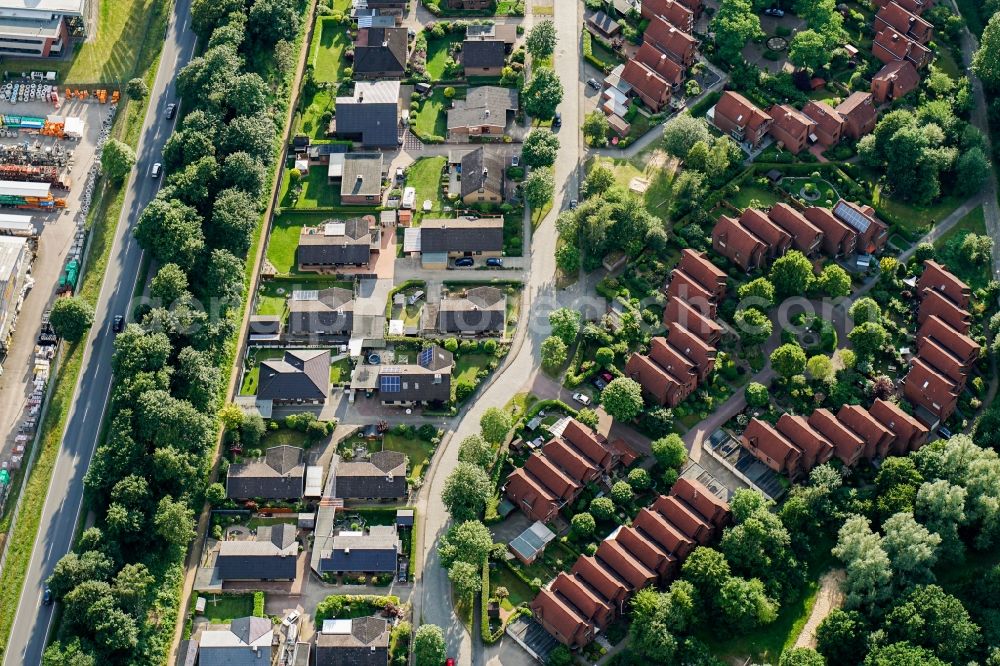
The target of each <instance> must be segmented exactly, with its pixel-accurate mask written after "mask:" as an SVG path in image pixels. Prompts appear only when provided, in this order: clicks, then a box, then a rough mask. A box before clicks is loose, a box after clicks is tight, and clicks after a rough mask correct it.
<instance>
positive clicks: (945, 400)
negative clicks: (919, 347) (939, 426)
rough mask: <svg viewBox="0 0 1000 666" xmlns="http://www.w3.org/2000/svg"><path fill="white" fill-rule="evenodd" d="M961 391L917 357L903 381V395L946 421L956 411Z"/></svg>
mask: <svg viewBox="0 0 1000 666" xmlns="http://www.w3.org/2000/svg"><path fill="white" fill-rule="evenodd" d="M960 393H961V389H959V387H958V386H957V385H956V384H955V382H953V381H951V380H950V379H948V378H947V377H945V376H944V375H942V374H941V373H940V372H938V371H937V370H935V369H934V368H932V367H931V366H930V365H929V364H927V363H926V362H924V360H923V359H921V358H920V357H917V358H915V359H913V362H912V363H911V364H910V371H909V372H908V373H907V375H906V378H905V379H903V395H905V396H906V399H907V400H909V401H910V402H912V403H914V404H917V405H922V406H923V407H925V408H926V409H927V410H928V411H930V412H931V413H932V414H934V415H935V416H937V417H939V418H941V419H946V418H948V417H949V416H951V413H952V412H953V411H954V408H955V402H956V401H957V400H958V396H959V394H960Z"/></svg>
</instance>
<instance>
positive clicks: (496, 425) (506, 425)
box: [479, 407, 514, 446]
mask: <svg viewBox="0 0 1000 666" xmlns="http://www.w3.org/2000/svg"><path fill="white" fill-rule="evenodd" d="M513 426H514V422H513V419H511V416H510V412H508V411H506V410H503V409H500V408H499V407H490V408H489V409H487V410H486V411H485V412H483V415H482V417H481V418H480V419H479V428H480V430H481V431H482V433H483V439H485V440H486V441H487V442H489V443H490V444H492V445H493V446H498V445H500V444H502V443H503V441H504V440H505V439H507V433H508V432H510V429H511V428H512V427H513Z"/></svg>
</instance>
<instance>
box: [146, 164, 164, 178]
mask: <svg viewBox="0 0 1000 666" xmlns="http://www.w3.org/2000/svg"><path fill="white" fill-rule="evenodd" d="M161 171H163V165H162V164H160V163H159V162H157V163H156V164H154V165H153V168H152V169H150V170H149V176H150V178H159V177H160V172H161Z"/></svg>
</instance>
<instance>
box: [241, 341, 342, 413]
mask: <svg viewBox="0 0 1000 666" xmlns="http://www.w3.org/2000/svg"><path fill="white" fill-rule="evenodd" d="M329 394H330V350H328V349H286V350H285V354H284V356H283V357H282V358H280V359H277V358H275V359H266V360H264V361H261V362H260V367H259V368H258V380H257V402H269V403H270V404H271V405H308V404H311V405H322V404H323V403H325V402H326V398H327V396H328V395H329Z"/></svg>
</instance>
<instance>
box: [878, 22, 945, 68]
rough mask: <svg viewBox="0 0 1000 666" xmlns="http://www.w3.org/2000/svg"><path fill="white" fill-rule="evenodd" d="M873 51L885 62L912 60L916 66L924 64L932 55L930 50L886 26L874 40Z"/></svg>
mask: <svg viewBox="0 0 1000 666" xmlns="http://www.w3.org/2000/svg"><path fill="white" fill-rule="evenodd" d="M872 53H873V54H874V55H875V57H876V58H878V59H879V60H881V61H882V62H883V63H888V62H891V61H893V60H904V59H905V60H910V61H911V62H913V63H914V64H915V65H916V66H918V67H921V66H923V65H924V64H925V63H926V61H927V58H929V57H930V55H931V54H930V50H929V49H928V48H927V47H926V46H924V45H923V44H920V43H919V42H915V41H913V40H912V39H910V38H909V37H907V36H906V35H902V34H900V33H899V32H897V31H896V30H893V29H891V28H886V29H885V30H882V31H881V32H879V33H878V34H877V35H875V39H874V40H873V41H872Z"/></svg>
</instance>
